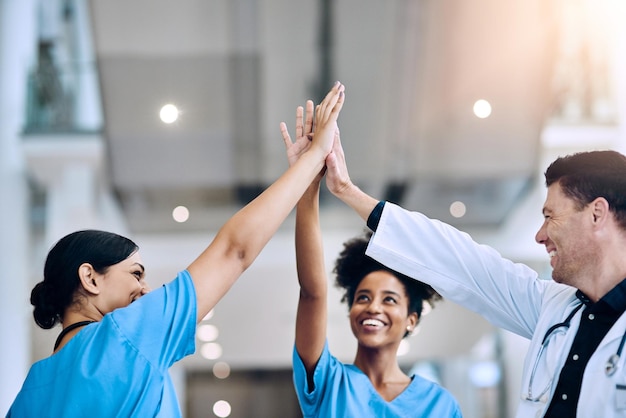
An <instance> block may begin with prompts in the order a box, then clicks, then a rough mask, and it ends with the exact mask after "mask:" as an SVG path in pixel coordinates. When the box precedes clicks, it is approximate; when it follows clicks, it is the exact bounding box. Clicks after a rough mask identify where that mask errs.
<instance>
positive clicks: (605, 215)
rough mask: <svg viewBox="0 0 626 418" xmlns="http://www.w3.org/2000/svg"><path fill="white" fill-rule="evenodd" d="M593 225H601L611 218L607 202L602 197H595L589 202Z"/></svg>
mask: <svg viewBox="0 0 626 418" xmlns="http://www.w3.org/2000/svg"><path fill="white" fill-rule="evenodd" d="M589 205H590V208H591V213H592V215H593V223H594V225H595V226H603V225H604V224H606V222H607V221H608V220H609V219H610V218H611V211H610V210H609V202H608V201H607V200H606V199H605V198H603V197H597V198H596V199H595V200H594V201H592V202H591V203H590V204H589Z"/></svg>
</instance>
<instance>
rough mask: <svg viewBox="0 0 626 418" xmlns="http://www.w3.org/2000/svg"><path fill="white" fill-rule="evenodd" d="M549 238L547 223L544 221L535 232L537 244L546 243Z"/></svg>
mask: <svg viewBox="0 0 626 418" xmlns="http://www.w3.org/2000/svg"><path fill="white" fill-rule="evenodd" d="M547 239H548V235H547V234H546V223H545V222H544V223H543V224H541V227H540V228H539V230H538V231H537V233H536V234H535V241H536V242H537V244H544V243H545V242H546V240H547Z"/></svg>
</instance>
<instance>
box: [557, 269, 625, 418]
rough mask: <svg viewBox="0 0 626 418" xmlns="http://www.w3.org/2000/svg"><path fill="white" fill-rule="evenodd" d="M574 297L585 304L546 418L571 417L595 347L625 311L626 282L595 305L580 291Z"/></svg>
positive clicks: (574, 413) (574, 411)
mask: <svg viewBox="0 0 626 418" xmlns="http://www.w3.org/2000/svg"><path fill="white" fill-rule="evenodd" d="M576 296H577V297H578V299H580V300H581V302H582V303H584V304H585V308H584V311H583V313H582V316H581V319H580V326H579V327H578V331H577V332H576V336H575V337H574V342H573V343H572V347H571V349H570V351H569V354H568V356H567V359H566V360H565V364H564V365H563V368H562V369H561V373H560V375H559V381H558V383H557V386H556V389H555V391H554V396H553V397H552V400H551V401H550V406H549V407H548V411H547V412H546V415H545V417H546V418H551V417H574V416H576V408H577V406H578V399H579V398H580V387H581V385H582V380H583V374H584V372H585V367H586V366H587V363H588V362H589V359H590V358H591V356H592V354H593V353H594V351H595V350H596V348H598V345H599V344H600V342H601V341H602V339H603V338H604V336H605V335H606V334H607V333H608V332H609V330H610V329H611V327H612V326H613V325H614V324H615V322H616V321H617V320H618V318H619V317H620V316H621V315H622V313H624V311H626V280H623V281H622V282H621V283H620V284H618V285H617V286H615V287H614V288H613V289H612V290H611V291H609V293H607V294H606V295H604V297H602V299H600V300H599V301H598V302H596V303H592V302H591V300H590V299H589V298H588V297H587V296H586V295H585V294H584V293H583V292H581V291H580V290H578V291H577V292H576Z"/></svg>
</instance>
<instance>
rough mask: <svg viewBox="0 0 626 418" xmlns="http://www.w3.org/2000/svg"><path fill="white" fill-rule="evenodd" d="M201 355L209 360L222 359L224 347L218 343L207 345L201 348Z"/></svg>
mask: <svg viewBox="0 0 626 418" xmlns="http://www.w3.org/2000/svg"><path fill="white" fill-rule="evenodd" d="M200 354H201V355H202V357H204V358H205V359H207V360H215V359H218V358H220V357H222V346H221V345H219V344H218V343H206V344H202V347H200Z"/></svg>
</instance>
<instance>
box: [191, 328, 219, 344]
mask: <svg viewBox="0 0 626 418" xmlns="http://www.w3.org/2000/svg"><path fill="white" fill-rule="evenodd" d="M219 334H220V331H219V329H217V327H216V326H215V325H212V324H200V325H198V328H197V329H196V336H197V337H198V339H199V340H200V341H204V342H209V341H215V340H217V337H218V335H219Z"/></svg>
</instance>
